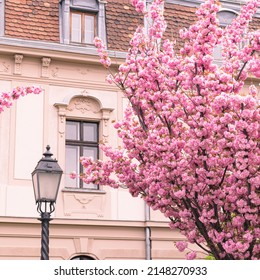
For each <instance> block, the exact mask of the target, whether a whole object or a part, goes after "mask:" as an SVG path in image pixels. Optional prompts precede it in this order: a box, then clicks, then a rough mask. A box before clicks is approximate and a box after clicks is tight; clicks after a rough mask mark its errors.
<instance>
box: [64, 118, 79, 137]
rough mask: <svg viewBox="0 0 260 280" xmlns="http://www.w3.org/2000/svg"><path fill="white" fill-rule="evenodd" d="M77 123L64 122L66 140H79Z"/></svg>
mask: <svg viewBox="0 0 260 280" xmlns="http://www.w3.org/2000/svg"><path fill="white" fill-rule="evenodd" d="M79 131H80V130H79V123H78V122H70V121H67V122H66V139H68V140H79V139H80V138H79Z"/></svg>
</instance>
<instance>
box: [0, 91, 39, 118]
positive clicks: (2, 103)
mask: <svg viewBox="0 0 260 280" xmlns="http://www.w3.org/2000/svg"><path fill="white" fill-rule="evenodd" d="M41 92H42V89H41V88H40V87H38V86H30V87H29V86H27V87H16V88H14V89H13V90H12V91H11V92H2V93H0V113H1V112H3V111H4V109H5V108H10V107H11V106H12V104H13V100H17V99H18V98H20V97H21V96H26V95H27V94H40V93H41Z"/></svg>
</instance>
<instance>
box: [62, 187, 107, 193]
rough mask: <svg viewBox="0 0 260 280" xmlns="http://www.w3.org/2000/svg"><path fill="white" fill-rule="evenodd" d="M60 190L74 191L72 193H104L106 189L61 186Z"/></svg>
mask: <svg viewBox="0 0 260 280" xmlns="http://www.w3.org/2000/svg"><path fill="white" fill-rule="evenodd" d="M61 191H62V192H74V193H89V194H106V191H103V190H91V189H78V188H63V189H62V190H61Z"/></svg>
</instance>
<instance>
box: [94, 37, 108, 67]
mask: <svg viewBox="0 0 260 280" xmlns="http://www.w3.org/2000/svg"><path fill="white" fill-rule="evenodd" d="M94 44H95V47H96V48H97V50H98V53H99V56H100V62H101V64H103V65H104V66H105V67H106V68H108V67H109V66H110V65H111V59H110V58H109V56H108V54H107V51H106V48H105V45H104V43H103V42H102V40H101V39H100V38H98V37H95V38H94Z"/></svg>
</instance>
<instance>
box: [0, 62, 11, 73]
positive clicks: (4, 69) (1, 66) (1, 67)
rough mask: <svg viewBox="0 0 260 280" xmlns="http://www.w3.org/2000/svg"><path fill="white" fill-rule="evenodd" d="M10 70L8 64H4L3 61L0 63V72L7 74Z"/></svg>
mask: <svg viewBox="0 0 260 280" xmlns="http://www.w3.org/2000/svg"><path fill="white" fill-rule="evenodd" d="M9 70H10V64H8V63H6V62H5V61H0V72H2V73H8V72H9Z"/></svg>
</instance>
